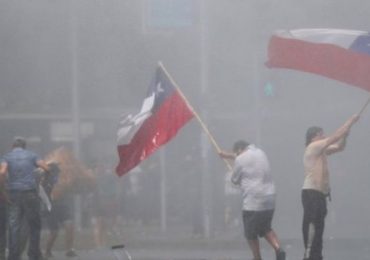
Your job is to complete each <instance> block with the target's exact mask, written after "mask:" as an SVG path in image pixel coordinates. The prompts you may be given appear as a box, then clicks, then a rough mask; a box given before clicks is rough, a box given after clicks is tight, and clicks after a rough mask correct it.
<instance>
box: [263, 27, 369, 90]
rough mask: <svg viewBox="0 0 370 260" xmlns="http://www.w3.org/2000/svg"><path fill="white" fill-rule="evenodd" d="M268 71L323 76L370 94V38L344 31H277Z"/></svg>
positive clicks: (363, 32) (352, 31)
mask: <svg viewBox="0 0 370 260" xmlns="http://www.w3.org/2000/svg"><path fill="white" fill-rule="evenodd" d="M266 65H267V66H268V67H274V68H287V69H294V70H300V71H305V72H310V73H315V74H319V75H322V76H325V77H328V78H331V79H335V80H338V81H342V82H345V83H348V84H350V85H354V86H357V87H359V88H362V89H364V90H367V91H370V34H369V32H365V31H354V30H340V29H300V30H283V31H277V32H276V33H275V34H274V35H273V36H272V37H271V39H270V42H269V46H268V61H267V63H266Z"/></svg>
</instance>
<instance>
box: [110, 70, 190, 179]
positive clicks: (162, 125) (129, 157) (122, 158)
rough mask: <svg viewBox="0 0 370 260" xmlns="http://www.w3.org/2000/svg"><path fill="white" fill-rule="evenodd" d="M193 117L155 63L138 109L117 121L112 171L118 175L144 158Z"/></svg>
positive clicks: (171, 83)
mask: <svg viewBox="0 0 370 260" xmlns="http://www.w3.org/2000/svg"><path fill="white" fill-rule="evenodd" d="M193 116H194V113H193V112H192V109H191V108H190V107H189V105H188V104H187V102H186V101H185V100H184V98H183V97H182V95H181V94H180V92H179V90H178V89H177V88H176V87H175V85H174V83H173V82H172V81H171V79H170V78H169V77H168V75H167V74H166V72H165V71H164V68H163V67H162V66H161V65H159V66H158V68H157V69H156V72H155V76H154V79H153V80H152V82H151V84H150V86H149V89H148V93H147V96H146V97H145V99H144V102H143V104H142V107H141V110H140V112H139V113H137V114H136V115H128V116H126V117H125V118H123V119H122V121H121V122H120V126H119V129H118V132H117V136H118V147H117V149H118V155H119V163H118V165H117V167H116V173H117V174H118V175H119V176H122V175H123V174H125V173H127V172H129V171H130V170H131V169H133V168H134V167H135V166H137V165H138V164H139V163H140V162H141V161H143V160H144V159H146V158H148V157H149V156H150V155H151V154H152V153H153V152H155V151H156V150H157V149H158V148H159V147H160V146H161V145H164V144H165V143H167V142H168V141H169V140H171V139H172V138H173V137H174V136H175V135H176V134H177V132H178V131H179V130H180V129H181V128H182V127H183V126H184V125H185V124H186V123H187V122H188V121H189V120H190V119H192V118H193Z"/></svg>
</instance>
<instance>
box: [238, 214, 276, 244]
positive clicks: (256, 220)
mask: <svg viewBox="0 0 370 260" xmlns="http://www.w3.org/2000/svg"><path fill="white" fill-rule="evenodd" d="M273 215H274V210H263V211H248V210H243V224H244V236H245V238H246V239H247V240H256V239H257V238H258V236H260V237H264V236H265V235H266V234H267V233H268V232H270V231H271V222H272V217H273Z"/></svg>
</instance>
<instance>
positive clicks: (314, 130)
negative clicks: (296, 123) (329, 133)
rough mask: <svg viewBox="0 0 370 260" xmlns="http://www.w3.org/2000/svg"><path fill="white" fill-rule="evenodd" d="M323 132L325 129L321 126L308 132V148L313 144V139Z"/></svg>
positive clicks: (309, 129)
mask: <svg viewBox="0 0 370 260" xmlns="http://www.w3.org/2000/svg"><path fill="white" fill-rule="evenodd" d="M322 131H323V129H322V128H321V127H319V126H311V127H309V128H308V129H307V132H306V146H308V145H309V144H310V143H311V142H312V139H313V138H314V137H315V136H316V135H317V134H318V133H320V132H322Z"/></svg>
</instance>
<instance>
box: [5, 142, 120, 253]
mask: <svg viewBox="0 0 370 260" xmlns="http://www.w3.org/2000/svg"><path fill="white" fill-rule="evenodd" d="M69 163H71V162H70V161H69ZM62 166H63V165H61V163H60V162H58V161H55V160H45V159H41V158H40V156H39V155H37V154H36V153H34V152H32V151H31V150H28V149H27V143H26V140H25V138H22V137H16V138H15V139H14V142H13V145H12V149H11V151H10V152H8V153H7V154H5V155H4V156H3V157H2V158H1V161H0V260H5V259H7V260H19V259H21V257H22V255H23V253H24V252H25V251H26V247H27V246H28V249H27V255H28V258H29V259H30V260H41V259H50V258H52V257H53V256H54V255H53V248H54V245H55V242H56V240H57V238H58V234H59V231H60V230H61V229H62V230H64V250H65V256H66V257H76V256H78V255H77V252H76V250H75V249H74V242H75V222H76V215H75V209H76V197H77V196H76V195H80V196H85V195H86V197H90V203H85V204H86V205H88V211H89V218H90V219H92V220H93V221H92V222H93V223H92V226H93V229H94V232H93V233H94V238H95V246H96V247H97V248H99V247H103V246H106V243H105V241H104V240H105V234H106V233H107V232H108V231H107V230H108V229H109V231H111V230H116V229H115V227H114V225H115V223H116V220H117V219H118V215H119V210H120V208H119V206H118V202H117V201H118V197H117V196H118V195H117V194H118V193H117V189H116V188H115V186H117V178H118V177H117V176H115V175H114V174H113V173H112V172H111V171H108V170H107V168H105V167H104V165H103V167H102V165H100V164H97V165H96V167H94V168H93V169H91V170H87V171H88V172H89V174H86V176H90V177H89V178H90V179H89V180H86V183H87V184H85V186H86V187H88V188H86V187H85V188H84V185H81V180H76V181H75V182H76V183H77V184H75V183H69V184H68V185H67V184H66V183H62V185H60V183H61V182H62V181H61V180H62V179H63V178H66V177H65V176H62V171H63V170H66V169H65V167H62ZM67 178H68V176H67ZM78 181H80V183H78ZM73 184H75V185H73ZM76 187H78V188H76ZM76 189H79V190H80V191H81V190H82V191H83V193H82V194H78V192H77V191H76ZM82 208H83V207H82V206H81V207H80V209H82ZM43 227H45V229H47V230H48V231H47V236H46V241H45V245H44V248H41V243H40V241H41V232H42V228H43Z"/></svg>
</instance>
